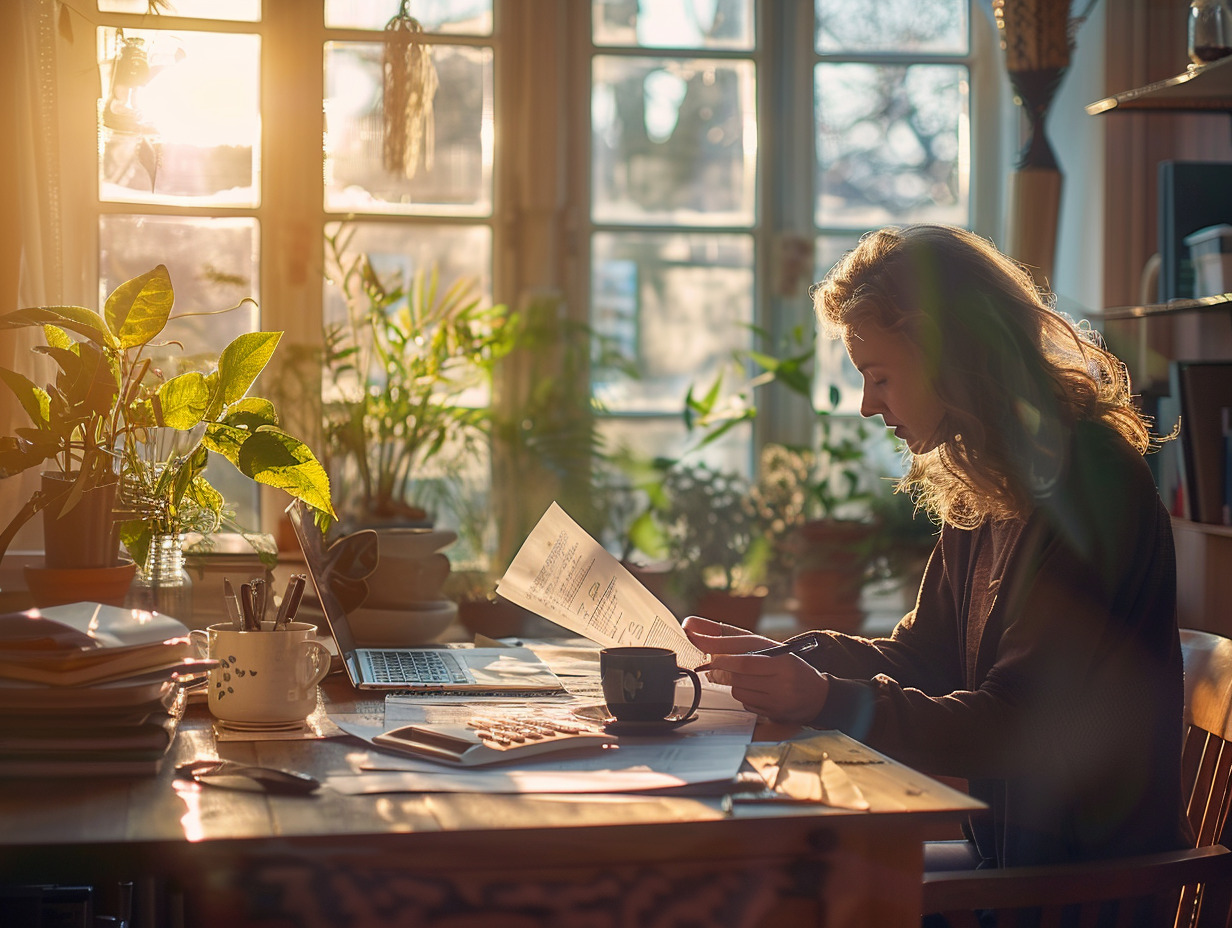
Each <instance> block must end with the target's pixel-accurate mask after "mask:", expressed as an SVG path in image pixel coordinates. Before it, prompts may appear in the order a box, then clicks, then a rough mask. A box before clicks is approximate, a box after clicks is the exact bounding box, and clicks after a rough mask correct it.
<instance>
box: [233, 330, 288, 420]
mask: <svg viewBox="0 0 1232 928" xmlns="http://www.w3.org/2000/svg"><path fill="white" fill-rule="evenodd" d="M281 338H282V333H281V332H248V333H245V334H244V335H241V336H239V337H238V338H237V339H235V341H233V342H232V343H231V344H229V345H228V346H227V347H226V348H224V349H223V351H222V355H221V356H220V357H219V358H218V376H219V378H220V380H221V381H222V399H223V402H224V403H227V404H230V403H234V402H236V401H237V400H240V399H242V398H243V396H244V394H245V393H247V392H248V388H249V387H251V386H252V383H253V381H254V380H256V379H257V375H259V374H260V373H261V371H263V370H264V369H265V365H266V364H267V363H269V359H270V357H272V356H273V354H274V349H275V348H277V347H278V341H279V340H280V339H281Z"/></svg>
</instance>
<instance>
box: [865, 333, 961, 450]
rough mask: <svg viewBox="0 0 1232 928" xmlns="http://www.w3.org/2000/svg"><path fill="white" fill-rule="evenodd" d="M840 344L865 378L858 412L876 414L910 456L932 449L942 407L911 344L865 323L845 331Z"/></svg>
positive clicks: (895, 334)
mask: <svg viewBox="0 0 1232 928" xmlns="http://www.w3.org/2000/svg"><path fill="white" fill-rule="evenodd" d="M843 344H844V345H846V347H847V354H848V355H849V356H850V357H851V362H852V363H853V364H854V365H855V366H856V370H858V371H859V372H860V374H861V375H862V376H863V377H864V395H863V397H862V398H861V400H860V415H862V416H865V417H866V418H867V417H870V416H878V415H879V416H881V417H882V418H883V419H884V420H885V424H886V426H887V427H888V428H891V429H893V430H894V434H895V435H896V436H897V437H898V438H899V439H901V440H902V441H903V442H905V443H906V445H907V447H908V448H910V449H911V451H912V453H914V454H924V453H925V452H927V451H931V450H932V449H933V448H935V447H937V445H939V444H940V443H941V435H940V426H941V420H942V419H943V418H944V416H945V408H944V407H943V406H942V405H941V400H940V399H939V398H938V396H937V392H936V390H935V389H934V387H933V382H932V378H931V377H930V376H929V374H928V371H927V370H926V369H925V364H924V356H923V354H922V353H921V352H920V350H919V348H918V347H916V345H915V343H914V342H912V341H911V340H910V339H909V338H907V337H906V336H905V335H903V334H901V333H899V332H896V331H892V330H890V329H885V328H882V327H881V326H879V325H877V324H875V323H872V322H864V323H862V324H861V325H860V327H859V328H858V329H848V330H847V333H846V334H845V335H844V336H843Z"/></svg>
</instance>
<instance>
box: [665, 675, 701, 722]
mask: <svg viewBox="0 0 1232 928" xmlns="http://www.w3.org/2000/svg"><path fill="white" fill-rule="evenodd" d="M686 674H688V677H689V679H690V680H692V681H693V705H691V706H689V711H688V712H686V713H685V714H684V715H669V716H668V717H667V721H669V722H673V723H675V724H677V725H679V724H681V723H682V722H687V721H688V720H689V719H691V718H693V713H694V712H696V711H697V705H698V703H700V702H701V701H702V681H701V678H699V677H698V676H697V673H696V672H695V671H692V670H689V669H687V668H685V667H677V668H676V679H680V678H681V677H683V676H685V675H686Z"/></svg>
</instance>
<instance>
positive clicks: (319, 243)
mask: <svg viewBox="0 0 1232 928" xmlns="http://www.w3.org/2000/svg"><path fill="white" fill-rule="evenodd" d="M398 8H399V2H398V0H172V2H171V9H166V7H165V6H164V7H163V9H162V10H161V11H160V12H159V13H157V14H155V13H151V12H149V11H148V9H147V0H98V12H97V14H94V13H93V11H91V14H90V16H88V17H87V16H84V15H82V14H80V13H78V12H76V11H75V10H73V8H71V7H66V9H68V10H69V14H66V15H69V16H71V18H72V26H73V39H72V41H71V42H70V41H68V40H66V39H65V37H64V35H63V33H61V35H60V38H59V39H57V40H56V50H57V54H58V55H59V56H60V58H61V60H60V63H59V73H60V74H61V75H62V79H61V83H60V100H59V110H58V113H59V125H60V131H61V134H62V136H63V138H64V142H65V143H64V144H62V148H63V150H65V151H66V152H69V153H70V154H69V155H68V156H67V157H68V159H69V160H68V161H66V163H65V164H64V166H63V171H64V172H66V173H67V172H76V173H77V174H80V175H81V176H83V177H87V178H97V182H96V184H95V185H94V196H93V198H89V197H87V198H85V199H84V200H83V201H81V202H78V201H76V200H74V201H73V202H67V203H65V204H63V211H62V224H63V226H64V228H65V230H72V229H76V228H82V229H89V230H93V231H92V232H91V233H90V236H92V237H93V239H92V242H91V244H90V245H88V246H87V247H85V248H84V249H83V250H84V252H85V258H84V259H83V260H84V261H85V262H86V263H87V264H92V263H93V261H95V260H96V261H97V265H96V267H95V268H94V269H93V270H94V271H95V273H93V274H90V273H88V274H87V276H91V277H92V279H94V280H97V292H98V294H99V299H100V301H101V299H102V297H103V296H105V294H106V293H107V292H108V291H109V290H110V288H111V287H113V286H114V285H115V284H116V283H118V282H119V281H121V280H124V279H126V278H127V277H130V276H133V275H134V274H136V273H139V272H141V271H144V270H146V269H148V268H149V267H150V266H152V265H153V264H154V263H157V262H163V263H166V264H167V265H168V267H169V269H170V271H171V276H172V280H173V282H174V284H175V287H176V291H177V302H176V306H177V311H178V312H179V313H185V312H200V313H205V312H213V311H216V310H220V309H225V308H227V307H231V306H235V305H237V304H239V303H240V301H241V300H242V299H243V298H244V297H249V296H254V297H256V299H257V306H256V307H255V308H254V307H253V306H252V305H251V304H244V305H243V306H240V308H238V309H236V310H234V311H232V312H229V313H223V314H221V315H197V316H191V317H189V318H186V319H184V320H183V321H182V323H180V328H179V330H178V331H177V332H176V333H175V337H176V338H177V339H179V340H181V341H183V342H184V343H185V344H188V345H193V346H200V348H201V350H202V351H210V352H216V351H217V350H218V349H219V348H220V347H221V346H222V345H223V344H225V342H226V341H228V340H229V339H230V338H231V337H233V336H234V334H237V333H238V332H240V331H245V330H250V329H252V328H256V327H263V328H270V329H281V330H285V332H286V334H285V336H284V340H283V347H282V348H280V349H279V352H278V354H277V355H276V356H275V367H276V369H273V370H271V371H270V372H268V373H267V375H266V380H265V383H264V384H263V387H262V388H263V389H266V390H271V389H277V390H289V389H291V386H292V384H291V378H289V377H288V376H285V374H286V370H285V369H284V368H282V367H278V365H282V364H289V363H290V362H291V361H292V360H293V359H295V358H297V357H303V356H305V355H307V354H310V353H311V352H313V351H316V350H319V348H320V346H321V340H322V332H323V330H324V327H325V326H326V325H327V324H328V323H329V321H330V320H331V319H336V318H338V314H339V313H340V312H341V311H342V310H341V298H340V294H339V292H338V289H337V286H336V283H335V279H336V275H333V274H331V260H332V257H333V256H332V255H331V252H330V248H329V247H327V244H326V242H327V239H328V240H332V241H342V240H345V241H346V242H347V243H348V244H347V247H348V248H349V249H350V250H351V253H360V252H362V253H365V254H368V255H369V256H370V257H371V258H372V261H373V266H374V267H375V268H376V269H377V270H378V271H379V272H380V273H382V274H386V275H390V276H391V278H397V279H400V280H401V281H402V282H404V283H406V282H409V280H410V278H411V276H412V275H413V274H414V272H415V271H416V270H417V269H420V268H425V267H428V266H429V265H432V264H438V265H440V267H441V270H442V273H443V274H446V275H449V276H475V277H477V278H478V279H479V280H480V281H481V285H482V288H483V290H484V291H485V292H486V293H488V294H489V295H490V297H491V298H492V299H495V300H497V301H501V302H506V303H508V304H510V305H511V306H518V305H520V304H522V303H524V302H525V300H526V299H527V298H528V296H529V295H533V294H535V293H537V292H540V291H542V290H544V289H549V290H551V291H553V292H554V293H556V294H558V295H559V296H560V297H561V298H562V305H563V306H565V307H566V308H567V312H568V313H569V314H570V315H571V316H572V317H573V318H574V319H575V320H576V321H585V322H587V323H589V325H590V326H591V327H592V328H593V330H594V331H595V332H597V333H598V334H599V335H601V336H602V337H603V338H604V339H605V340H606V342H607V343H608V344H609V345H611V346H613V347H615V348H616V349H618V350H619V351H620V352H621V353H623V354H624V355H626V356H627V357H628V358H630V359H632V360H633V361H634V362H635V366H636V368H637V370H638V372H639V376H637V377H628V376H626V375H624V374H622V373H621V372H619V371H618V370H616V369H615V368H613V367H607V366H604V365H602V364H595V365H593V366H592V369H591V378H592V380H591V388H592V390H593V392H594V394H595V396H596V397H597V399H598V400H599V401H600V402H601V403H602V404H603V406H604V408H605V410H606V412H605V414H604V417H603V431H604V434H605V437H606V438H607V439H608V440H609V442H611V443H612V444H620V443H625V444H628V445H629V446H631V447H634V448H636V449H638V450H640V451H642V452H644V453H648V454H649V453H657V454H666V455H672V454H677V453H679V452H680V451H681V450H682V449H683V448H684V447H685V446H686V443H687V440H688V439H687V436H686V434H685V432H684V428H683V425H682V422H681V417H680V411H681V408H682V404H683V400H684V396H685V393H686V391H687V390H688V389H689V387H690V385H706V384H709V383H710V382H712V380H713V378H714V377H715V376H717V375H718V373H719V372H720V371H721V370H723V369H724V367H725V365H726V364H728V362H729V360H730V358H731V357H732V354H733V352H735V351H739V350H741V349H747V348H750V347H753V346H754V345H755V344H756V340H757V337H758V336H757V334H756V333H757V332H759V331H764V332H766V333H769V336H770V337H772V338H781V337H782V336H783V334H784V333H785V332H787V331H789V330H790V328H791V327H792V326H796V325H802V326H805V327H806V328H807V327H811V325H812V322H811V307H810V306H809V303H808V300H807V295H806V292H805V291H806V289H807V285H808V283H810V282H811V280H810V279H809V278H810V277H811V278H812V279H817V277H818V276H819V275H820V274H821V273H823V272H824V271H825V270H826V269H827V268H828V267H829V266H830V264H831V263H832V262H833V261H834V260H835V259H836V258H837V257H838V256H839V254H841V252H842V251H843V250H845V249H846V248H848V247H850V245H851V244H852V243H853V242H854V241H855V239H856V238H857V237H858V236H859V235H860V234H861V233H862V232H864V231H865V230H867V229H869V228H872V227H875V226H878V225H880V224H883V223H886V222H898V221H910V220H916V219H934V220H942V221H946V222H954V223H959V224H966V225H971V224H973V223H974V222H975V220H976V218H979V217H982V220H981V221H982V225H983V226H984V227H985V228H990V227H991V226H992V222H990V221H989V220H990V219H995V208H996V207H995V204H994V205H989V204H990V202H991V201H992V200H993V199H994V198H993V197H989V196H984V197H983V198H982V202H981V197H980V193H979V192H980V190H981V189H982V187H981V185H980V184H979V183H977V179H976V178H975V177H974V175H973V171H972V165H973V164H975V163H977V162H976V158H975V157H974V156H973V152H975V151H978V150H981V148H983V147H984V146H985V145H986V144H987V142H986V140H985V139H984V138H983V137H982V136H981V135H980V134H979V131H981V127H980V125H979V121H978V120H976V119H973V117H972V113H973V112H979V111H980V109H981V107H985V106H986V104H984V103H981V104H980V105H979V106H977V105H976V103H977V101H976V98H975V94H976V91H975V90H973V87H979V86H980V82H979V81H973V79H972V74H973V73H975V72H977V71H978V69H979V68H980V67H984V66H986V62H987V60H989V59H990V57H991V51H992V48H993V46H992V42H993V39H992V38H991V27H990V26H988V24H987V23H985V22H984V21H983V18H981V20H980V22H979V25H980V26H981V29H980V30H975V29H973V22H972V18H973V14H972V11H973V10H974V9H976V7H975V5H974V4H973V3H971V2H970V0H876V2H873V0H864V2H855V0H814V2H812V3H809V2H795V3H779V2H764V0H763V2H757V0H591V2H589V3H585V2H580V0H579V2H574V0H566V2H559V3H542V4H539V3H536V4H527V3H524V2H523V0H410V3H409V10H410V12H411V13H412V14H413V15H414V16H415V17H416V18H417V19H419V20H420V22H421V23H422V24H423V26H424V29H425V32H424V36H423V38H424V41H425V42H426V43H427V44H428V45H429V46H430V47H431V49H432V58H433V63H434V66H435V69H436V74H437V79H438V89H437V93H436V96H435V99H434V102H433V107H432V109H433V115H434V133H435V136H434V142H433V144H432V145H431V146H430V150H431V157H430V158H424V159H423V161H422V162H420V163H418V165H417V169H416V170H415V171H413V172H412V171H404V172H401V173H398V172H390V171H388V170H386V169H385V167H384V164H383V161H382V146H383V141H384V129H383V125H382V112H383V106H382V96H383V92H382V82H383V71H382V40H383V35H384V32H383V30H384V26H385V24H386V23H387V22H388V20H389V19H390V17H391V16H393V15H394V14H395V13H397V12H398ZM985 27H987V28H985ZM985 32H987V33H988V35H984V33H985ZM977 36H978V37H979V38H978V40H975V37H977ZM95 68H97V73H98V75H99V78H100V80H99V82H98V84H97V85H91V86H86V85H89V82H88V81H87V82H83V81H81V80H80V78H79V75H80V74H82V73H89V72H90V70H91V69H95ZM71 75H77V77H72V76H71ZM83 88H84V89H83ZM993 105H994V106H995V105H996V101H995V100H994V104H993ZM994 122H995V121H994V120H987V121H986V122H985V123H984V125H985V126H986V127H991V126H993V125H994ZM87 125H88V126H89V127H90V136H89V138H88V140H86V139H85V137H83V135H82V127H83V126H87ZM95 126H96V127H97V128H96V129H95V128H94V127H95ZM983 131H987V130H983ZM74 139H75V140H76V141H77V144H73V140H74ZM83 141H84V144H82V142H83ZM73 159H77V160H75V161H74V160H73ZM984 186H987V187H988V189H990V190H994V191H995V190H996V189H997V187H996V185H995V184H994V185H984ZM989 210H993V211H994V212H993V213H990V212H989ZM977 224H978V223H977ZM65 234H68V232H66V233H65ZM810 265H811V267H810ZM69 276H70V275H68V274H66V277H69ZM323 280H324V285H322V281H323ZM68 289H70V290H71V287H70V288H68ZM74 301H75V299H74ZM836 347H837V346H834V345H823V346H822V351H823V355H822V358H821V362H822V363H821V370H822V371H823V376H825V377H827V378H830V379H831V380H833V381H835V382H840V383H841V382H842V378H843V374H842V373H841V370H842V367H843V365H844V364H845V359H844V358H843V357H842V354H841V348H839V349H838V350H837V352H836V351H835V348H836ZM312 389H313V385H311V384H309V385H308V392H307V393H306V394H304V395H305V396H310V397H312V396H314V395H313V393H312ZM849 392H850V391H849ZM853 399H854V394H853V395H851V396H850V400H853ZM844 408H845V409H846V410H847V411H851V410H852V408H853V406H852V405H851V403H850V401H849V402H848V403H847V405H846V406H845V407H844ZM288 411H289V412H291V413H292V414H293V415H294V414H296V413H298V414H299V415H300V416H301V420H300V421H293V422H290V423H288V425H289V426H290V427H291V428H292V430H294V431H297V432H298V433H300V434H304V435H306V436H309V437H310V436H311V435H312V434H313V428H314V421H313V420H314V416H315V410H314V407H313V404H312V403H295V404H292V405H291V406H290V407H289V408H288ZM802 430H807V421H805V420H804V419H802V417H801V416H800V415H799V410H794V411H793V410H792V409H790V408H787V407H786V406H783V407H776V406H774V405H771V404H767V405H766V407H765V408H764V409H763V410H762V413H761V415H760V416H759V418H758V420H757V422H756V423H755V425H753V426H746V427H744V428H743V429H739V430H735V431H733V432H732V433H730V434H729V435H728V436H727V437H726V438H725V440H724V442H722V443H721V444H720V445H719V446H717V447H715V448H713V449H708V453H709V454H710V458H709V459H708V460H710V461H711V463H714V464H716V465H720V466H724V467H730V468H733V469H736V470H741V471H745V472H748V471H750V470H751V468H752V462H753V460H754V454H753V450H754V447H755V444H756V443H758V442H761V441H765V440H783V439H790V440H807V439H806V438H802V437H801V433H802ZM220 488H221V489H223V491H224V493H225V494H226V495H227V497H228V499H230V500H234V501H237V502H241V503H242V504H243V512H244V513H246V514H247V517H248V518H249V519H250V521H252V520H255V518H256V516H255V513H256V507H257V499H256V494H255V492H254V491H253V489H252V486H251V484H248V483H246V482H245V481H244V480H243V479H242V478H238V479H236V480H235V481H234V483H232V484H228V483H227V482H226V480H225V479H223V481H222V484H221V486H220ZM276 501H277V500H276V497H271V498H270V502H271V503H276ZM267 510H272V512H271V511H267V512H266V515H265V519H264V527H265V528H267V529H270V528H272V526H273V524H274V523H273V519H275V518H276V515H277V511H278V509H277V507H276V506H274V505H272V506H270V507H267Z"/></svg>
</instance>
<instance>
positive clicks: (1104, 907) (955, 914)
mask: <svg viewBox="0 0 1232 928" xmlns="http://www.w3.org/2000/svg"><path fill="white" fill-rule="evenodd" d="M1181 650H1182V653H1183V657H1184V663H1185V723H1186V732H1185V741H1184V747H1183V751H1182V756H1181V771H1182V778H1183V779H1182V783H1183V784H1184V786H1185V788H1186V790H1187V791H1188V797H1187V807H1186V811H1187V814H1188V816H1189V821H1190V825H1191V826H1192V827H1193V831H1194V836H1195V839H1196V841H1195V844H1196V846H1195V848H1194V849H1193V850H1186V851H1180V852H1176V853H1170V854H1153V855H1146V856H1141V857H1127V858H1121V859H1116V860H1106V861H1097V862H1092V863H1084V864H1070V865H1064V866H1050V867H1015V868H1011V869H1006V870H980V871H968V872H961V871H960V872H948V873H935V874H926V875H925V877H924V891H923V911H924V912H926V913H936V912H939V913H943V914H944V916H945V918H946V920H947V921H948V922H949V924H950V925H951V926H953V928H963V926H976V925H979V926H981V928H986V926H989V925H1006V926H1012V925H1017V924H1018V921H1017V918H1018V917H1019V915H1020V914H1022V913H1024V912H1030V911H1031V910H1034V912H1035V913H1036V915H1037V917H1038V919H1039V921H1038V924H1040V925H1054V924H1055V925H1061V924H1075V925H1086V924H1091V925H1096V924H1098V925H1104V924H1107V925H1117V926H1120V925H1150V926H1155V925H1161V926H1172V925H1176V926H1177V928H1207V926H1212V928H1226V926H1227V925H1228V924H1229V912H1230V911H1232V869H1229V868H1230V867H1232V852H1229V851H1228V849H1227V848H1225V847H1224V846H1223V844H1222V843H1221V842H1222V841H1223V839H1224V831H1225V828H1226V825H1227V820H1228V807H1229V800H1230V798H1232V786H1230V781H1232V747H1229V741H1230V740H1232V640H1229V639H1227V638H1222V637H1220V636H1218V635H1213V634H1210V633H1209V632H1200V631H1194V630H1191V629H1182V630H1181ZM977 912H983V913H984V915H983V918H982V919H981V918H978V917H977V914H976V913H977ZM1087 919H1090V920H1089V921H1088V920H1087ZM1030 923H1031V924H1035V923H1036V922H1030Z"/></svg>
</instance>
